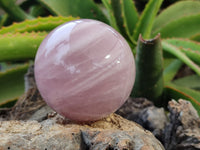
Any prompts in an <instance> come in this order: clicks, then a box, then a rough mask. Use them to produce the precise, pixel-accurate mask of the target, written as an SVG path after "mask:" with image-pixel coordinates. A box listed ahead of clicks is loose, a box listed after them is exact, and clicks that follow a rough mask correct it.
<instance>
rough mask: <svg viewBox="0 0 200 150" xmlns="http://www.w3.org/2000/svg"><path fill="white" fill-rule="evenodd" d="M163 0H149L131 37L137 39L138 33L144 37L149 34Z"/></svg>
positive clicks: (147, 36) (146, 37)
mask: <svg viewBox="0 0 200 150" xmlns="http://www.w3.org/2000/svg"><path fill="white" fill-rule="evenodd" d="M162 2H163V0H149V2H148V3H147V5H146V6H145V9H144V11H143V12H142V15H141V17H140V19H139V21H138V23H137V26H136V28H135V30H134V34H133V39H134V40H135V41H137V39H138V36H139V34H142V36H143V37H144V38H145V39H148V38H149V37H150V35H151V30H152V27H153V22H154V19H155V17H156V15H157V13H158V11H159V8H160V6H161V4H162Z"/></svg>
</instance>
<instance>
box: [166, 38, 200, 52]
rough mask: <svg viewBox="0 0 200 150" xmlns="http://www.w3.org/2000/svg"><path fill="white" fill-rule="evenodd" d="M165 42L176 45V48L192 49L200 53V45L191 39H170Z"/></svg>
mask: <svg viewBox="0 0 200 150" xmlns="http://www.w3.org/2000/svg"><path fill="white" fill-rule="evenodd" d="M164 41H167V42H168V43H170V44H172V45H175V46H176V47H179V48H185V49H192V50H197V51H199V52H200V43H198V42H195V41H192V40H189V39H181V38H170V39H165V40H164Z"/></svg>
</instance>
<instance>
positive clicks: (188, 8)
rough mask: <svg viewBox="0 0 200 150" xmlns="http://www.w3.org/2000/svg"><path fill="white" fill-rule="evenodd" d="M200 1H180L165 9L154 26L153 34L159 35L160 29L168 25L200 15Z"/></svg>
mask: <svg viewBox="0 0 200 150" xmlns="http://www.w3.org/2000/svg"><path fill="white" fill-rule="evenodd" d="M199 8H200V1H193V0H192V1H191V0H188V1H179V2H177V3H174V4H172V5H170V6H169V7H168V8H166V9H164V10H163V11H162V12H161V13H160V14H159V15H158V16H157V17H156V19H155V22H154V25H153V29H152V30H153V33H155V34H156V33H158V31H159V30H160V29H162V28H163V27H165V26H166V25H167V24H169V23H171V22H172V21H175V20H177V19H181V18H183V17H186V16H191V15H195V14H199V13H200V9H199Z"/></svg>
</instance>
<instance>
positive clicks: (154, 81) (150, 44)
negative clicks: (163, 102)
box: [132, 35, 163, 102]
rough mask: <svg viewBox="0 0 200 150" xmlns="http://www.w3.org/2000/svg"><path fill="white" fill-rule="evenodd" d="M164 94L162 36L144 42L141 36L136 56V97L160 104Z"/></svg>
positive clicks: (133, 92)
mask: <svg viewBox="0 0 200 150" xmlns="http://www.w3.org/2000/svg"><path fill="white" fill-rule="evenodd" d="M162 93H163V55H162V46H161V39H160V35H157V36H156V37H155V38H154V39H152V40H147V41H146V40H144V39H142V36H141V35H140V37H139V40H138V46H137V55H136V79H135V84H134V87H133V90H132V96H134V97H146V98H149V99H150V100H152V101H154V102H159V101H158V100H159V99H160V98H161V96H162Z"/></svg>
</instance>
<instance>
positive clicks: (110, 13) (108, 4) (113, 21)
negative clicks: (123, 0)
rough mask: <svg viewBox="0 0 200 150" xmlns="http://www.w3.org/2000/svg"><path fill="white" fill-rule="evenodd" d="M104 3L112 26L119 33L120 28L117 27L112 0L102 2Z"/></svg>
mask: <svg viewBox="0 0 200 150" xmlns="http://www.w3.org/2000/svg"><path fill="white" fill-rule="evenodd" d="M102 3H103V4H104V6H105V8H106V9H107V12H108V16H109V21H110V25H111V26H112V27H113V28H114V29H115V30H117V31H119V28H118V26H117V22H116V19H115V16H114V11H113V8H112V5H111V0H102Z"/></svg>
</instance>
